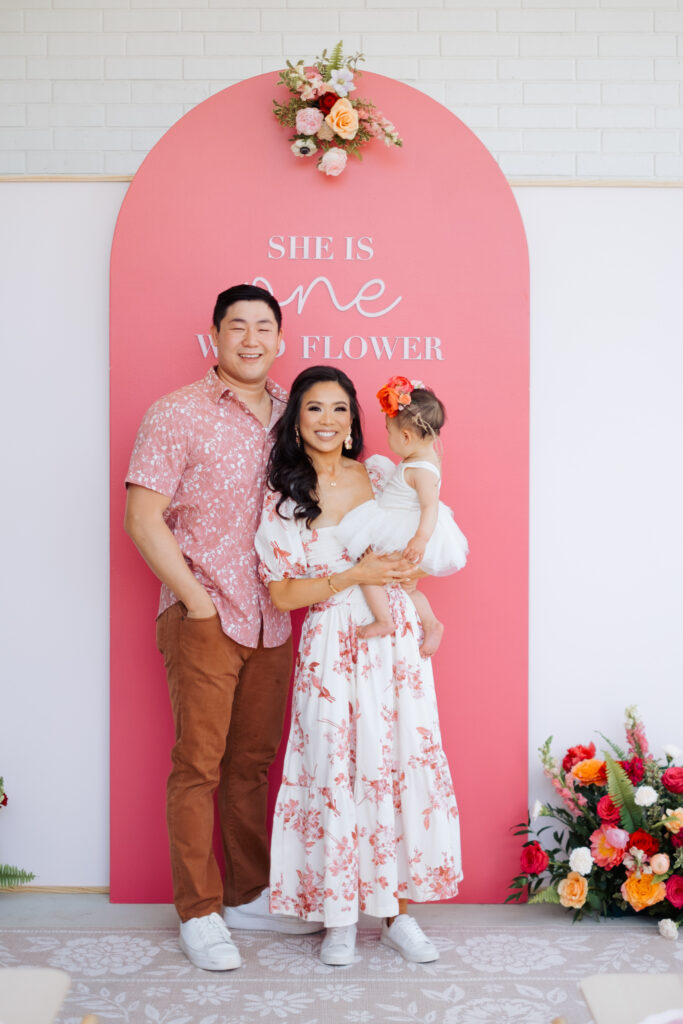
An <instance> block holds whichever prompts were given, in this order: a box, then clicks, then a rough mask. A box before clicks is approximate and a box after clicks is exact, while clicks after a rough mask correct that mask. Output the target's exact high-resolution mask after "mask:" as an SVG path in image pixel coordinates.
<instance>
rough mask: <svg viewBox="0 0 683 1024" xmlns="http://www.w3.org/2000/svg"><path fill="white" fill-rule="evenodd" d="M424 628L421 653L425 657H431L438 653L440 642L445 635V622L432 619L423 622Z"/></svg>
mask: <svg viewBox="0 0 683 1024" xmlns="http://www.w3.org/2000/svg"><path fill="white" fill-rule="evenodd" d="M422 629H423V631H424V638H423V640H422V646H421V647H420V654H421V655H422V657H423V658H431V656H432V654H436V652H437V651H438V649H439V644H440V643H441V638H442V637H443V623H442V622H439V620H438V619H430V620H429V622H423V623H422Z"/></svg>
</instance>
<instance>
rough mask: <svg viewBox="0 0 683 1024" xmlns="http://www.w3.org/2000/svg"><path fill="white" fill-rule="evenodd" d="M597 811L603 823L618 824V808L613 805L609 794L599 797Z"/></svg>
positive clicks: (619, 814) (619, 817) (619, 815)
mask: <svg viewBox="0 0 683 1024" xmlns="http://www.w3.org/2000/svg"><path fill="white" fill-rule="evenodd" d="M597 812H598V817H599V818H600V821H601V822H602V823H603V825H618V824H619V822H620V820H621V813H620V811H619V808H618V807H615V805H614V802H613V801H612V797H611V796H602V797H600V799H599V800H598V806H597Z"/></svg>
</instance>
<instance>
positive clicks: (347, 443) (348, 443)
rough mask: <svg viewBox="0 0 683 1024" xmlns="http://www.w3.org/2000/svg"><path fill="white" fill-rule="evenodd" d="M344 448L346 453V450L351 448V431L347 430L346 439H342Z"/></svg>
mask: <svg viewBox="0 0 683 1024" xmlns="http://www.w3.org/2000/svg"><path fill="white" fill-rule="evenodd" d="M344 447H345V448H346V450H347V452H348V450H349V449H350V448H352V447H353V438H352V437H351V431H350V430H349V432H348V434H347V435H346V437H345V438H344Z"/></svg>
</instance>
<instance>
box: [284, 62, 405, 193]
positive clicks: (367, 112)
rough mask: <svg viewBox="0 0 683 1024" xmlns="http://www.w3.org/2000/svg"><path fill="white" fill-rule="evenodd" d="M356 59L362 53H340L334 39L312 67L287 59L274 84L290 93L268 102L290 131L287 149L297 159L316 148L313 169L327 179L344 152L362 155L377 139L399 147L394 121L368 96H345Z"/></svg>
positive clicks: (344, 158) (340, 168)
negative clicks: (284, 99)
mask: <svg viewBox="0 0 683 1024" xmlns="http://www.w3.org/2000/svg"><path fill="white" fill-rule="evenodd" d="M362 60H365V58H364V57H363V54H362V53H356V54H354V56H353V57H344V53H343V48H342V43H341V42H339V43H337V45H336V46H335V48H334V49H333V50H332V53H331V54H329V55H328V53H327V50H323V52H322V56H321V57H316V59H315V64H314V66H313V67H312V68H309V69H306V67H305V66H304V62H303V61H299V62H298V63H297V64H292V63H291V62H290V61H287V69H286V71H281V72H280V77H279V79H278V83H277V84H278V85H284V86H286V88H287V89H289V91H290V93H291V94H292V95H291V99H289V100H288V102H287V103H278V102H277V100H273V107H274V114H275V116H276V117H277V119H278V121H279V122H280V124H281V125H282V126H283V127H286V128H291V129H292V130H293V131H294V135H292V136H290V142H291V143H292V145H291V147H290V148H291V150H292V152H293V153H294V155H295V156H297V157H309V156H313V155H314V154H315V153H318V152H319V153H320V154H321V155H320V157H319V159H318V162H317V166H318V170H319V171H322V173H323V174H327V175H329V176H331V177H337V175H339V174H341V173H342V171H343V170H344V168H345V167H346V161H347V159H348V155H349V153H352V154H353V155H354V156H357V157H358V158H359V159H362V158H361V153H360V150H361V148H362V147H363V146H365V145H366V143H368V142H370V141H371V140H372V139H381V140H382V141H383V142H384V143H385V144H386V145H387V146H402V145H403V141H402V139H401V138H400V136H399V134H398V132H397V130H396V128H395V127H394V125H393V124H392V123H391V121H389V120H387V118H386V117H384V115H383V114H382V113H381V111H379V110H377V108H376V107H375V105H374V104H373V103H371V102H370V100H365V99H361V98H360V97H358V98H354V99H350V98H349V93H351V92H355V89H356V84H355V82H354V78H355V76H356V75H360V72H359V71H358V63H359V61H362Z"/></svg>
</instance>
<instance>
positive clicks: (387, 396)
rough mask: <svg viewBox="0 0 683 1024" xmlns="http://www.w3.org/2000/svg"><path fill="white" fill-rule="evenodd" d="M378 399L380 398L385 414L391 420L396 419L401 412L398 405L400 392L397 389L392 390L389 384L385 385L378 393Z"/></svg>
mask: <svg viewBox="0 0 683 1024" xmlns="http://www.w3.org/2000/svg"><path fill="white" fill-rule="evenodd" d="M377 398H379V404H380V408H381V410H382V412H383V413H386V415H387V416H389V417H390V418H391V419H393V418H394V416H395V415H396V413H397V412H398V410H399V404H398V392H397V391H396V389H395V388H390V387H389V385H388V384H385V385H384V387H383V388H380V389H379V391H378V392H377Z"/></svg>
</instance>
